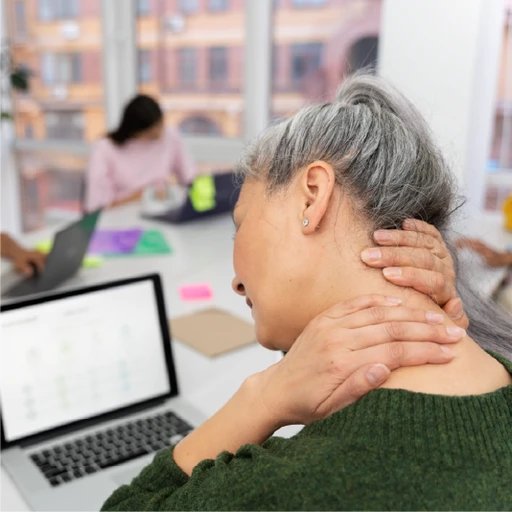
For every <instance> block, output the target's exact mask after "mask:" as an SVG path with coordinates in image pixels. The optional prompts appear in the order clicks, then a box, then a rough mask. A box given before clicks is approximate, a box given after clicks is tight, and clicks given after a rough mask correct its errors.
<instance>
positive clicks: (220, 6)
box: [208, 0, 228, 11]
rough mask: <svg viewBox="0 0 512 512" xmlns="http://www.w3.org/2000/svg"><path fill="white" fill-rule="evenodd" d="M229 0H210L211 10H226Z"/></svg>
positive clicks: (209, 6) (209, 7)
mask: <svg viewBox="0 0 512 512" xmlns="http://www.w3.org/2000/svg"><path fill="white" fill-rule="evenodd" d="M227 8H228V0H208V9H210V11H226V10H227Z"/></svg>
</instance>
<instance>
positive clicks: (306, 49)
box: [291, 43, 324, 84]
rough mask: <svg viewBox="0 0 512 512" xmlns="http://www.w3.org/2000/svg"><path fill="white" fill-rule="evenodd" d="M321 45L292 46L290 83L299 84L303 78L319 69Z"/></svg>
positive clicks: (300, 44) (303, 44)
mask: <svg viewBox="0 0 512 512" xmlns="http://www.w3.org/2000/svg"><path fill="white" fill-rule="evenodd" d="M323 46H324V45H323V44H322V43H298V44H293V45H292V69H291V74H292V82H293V83H294V84H300V83H301V82H302V80H304V78H305V77H306V76H307V75H308V74H310V73H311V72H313V71H316V70H317V69H319V68H320V63H321V59H322V51H323Z"/></svg>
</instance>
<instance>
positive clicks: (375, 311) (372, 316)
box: [340, 306, 445, 329]
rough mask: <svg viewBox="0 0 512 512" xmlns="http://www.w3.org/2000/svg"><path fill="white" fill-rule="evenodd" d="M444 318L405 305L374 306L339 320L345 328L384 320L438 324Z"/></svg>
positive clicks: (376, 323) (356, 327)
mask: <svg viewBox="0 0 512 512" xmlns="http://www.w3.org/2000/svg"><path fill="white" fill-rule="evenodd" d="M444 320H445V317H444V315H442V314H441V313H436V312H435V311H427V310H424V309H413V308H406V307H398V308H386V307H381V306H375V307H372V308H368V309H364V310H363V311H356V312H355V313H352V314H350V315H348V316H345V317H344V318H343V319H342V320H341V321H340V326H342V327H343V328H345V329H359V328H361V327H366V326H369V325H378V324H382V323H386V322H419V323H426V324H433V325H439V324H442V323H443V322H444Z"/></svg>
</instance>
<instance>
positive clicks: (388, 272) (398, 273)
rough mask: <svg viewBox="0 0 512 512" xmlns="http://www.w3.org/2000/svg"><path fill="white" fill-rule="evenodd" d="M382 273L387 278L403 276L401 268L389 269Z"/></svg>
mask: <svg viewBox="0 0 512 512" xmlns="http://www.w3.org/2000/svg"><path fill="white" fill-rule="evenodd" d="M382 272H383V273H384V275H385V276H386V277H398V276H401V275H402V269H401V268H400V267H387V268H385V269H384V270H383V271H382Z"/></svg>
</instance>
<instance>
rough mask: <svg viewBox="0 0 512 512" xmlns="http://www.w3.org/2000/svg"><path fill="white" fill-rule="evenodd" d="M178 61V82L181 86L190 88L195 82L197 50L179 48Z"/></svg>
mask: <svg viewBox="0 0 512 512" xmlns="http://www.w3.org/2000/svg"><path fill="white" fill-rule="evenodd" d="M178 59H179V81H180V84H181V85H186V86H192V85H194V84H195V83H196V80H197V49H196V48H180V49H179V51H178Z"/></svg>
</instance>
